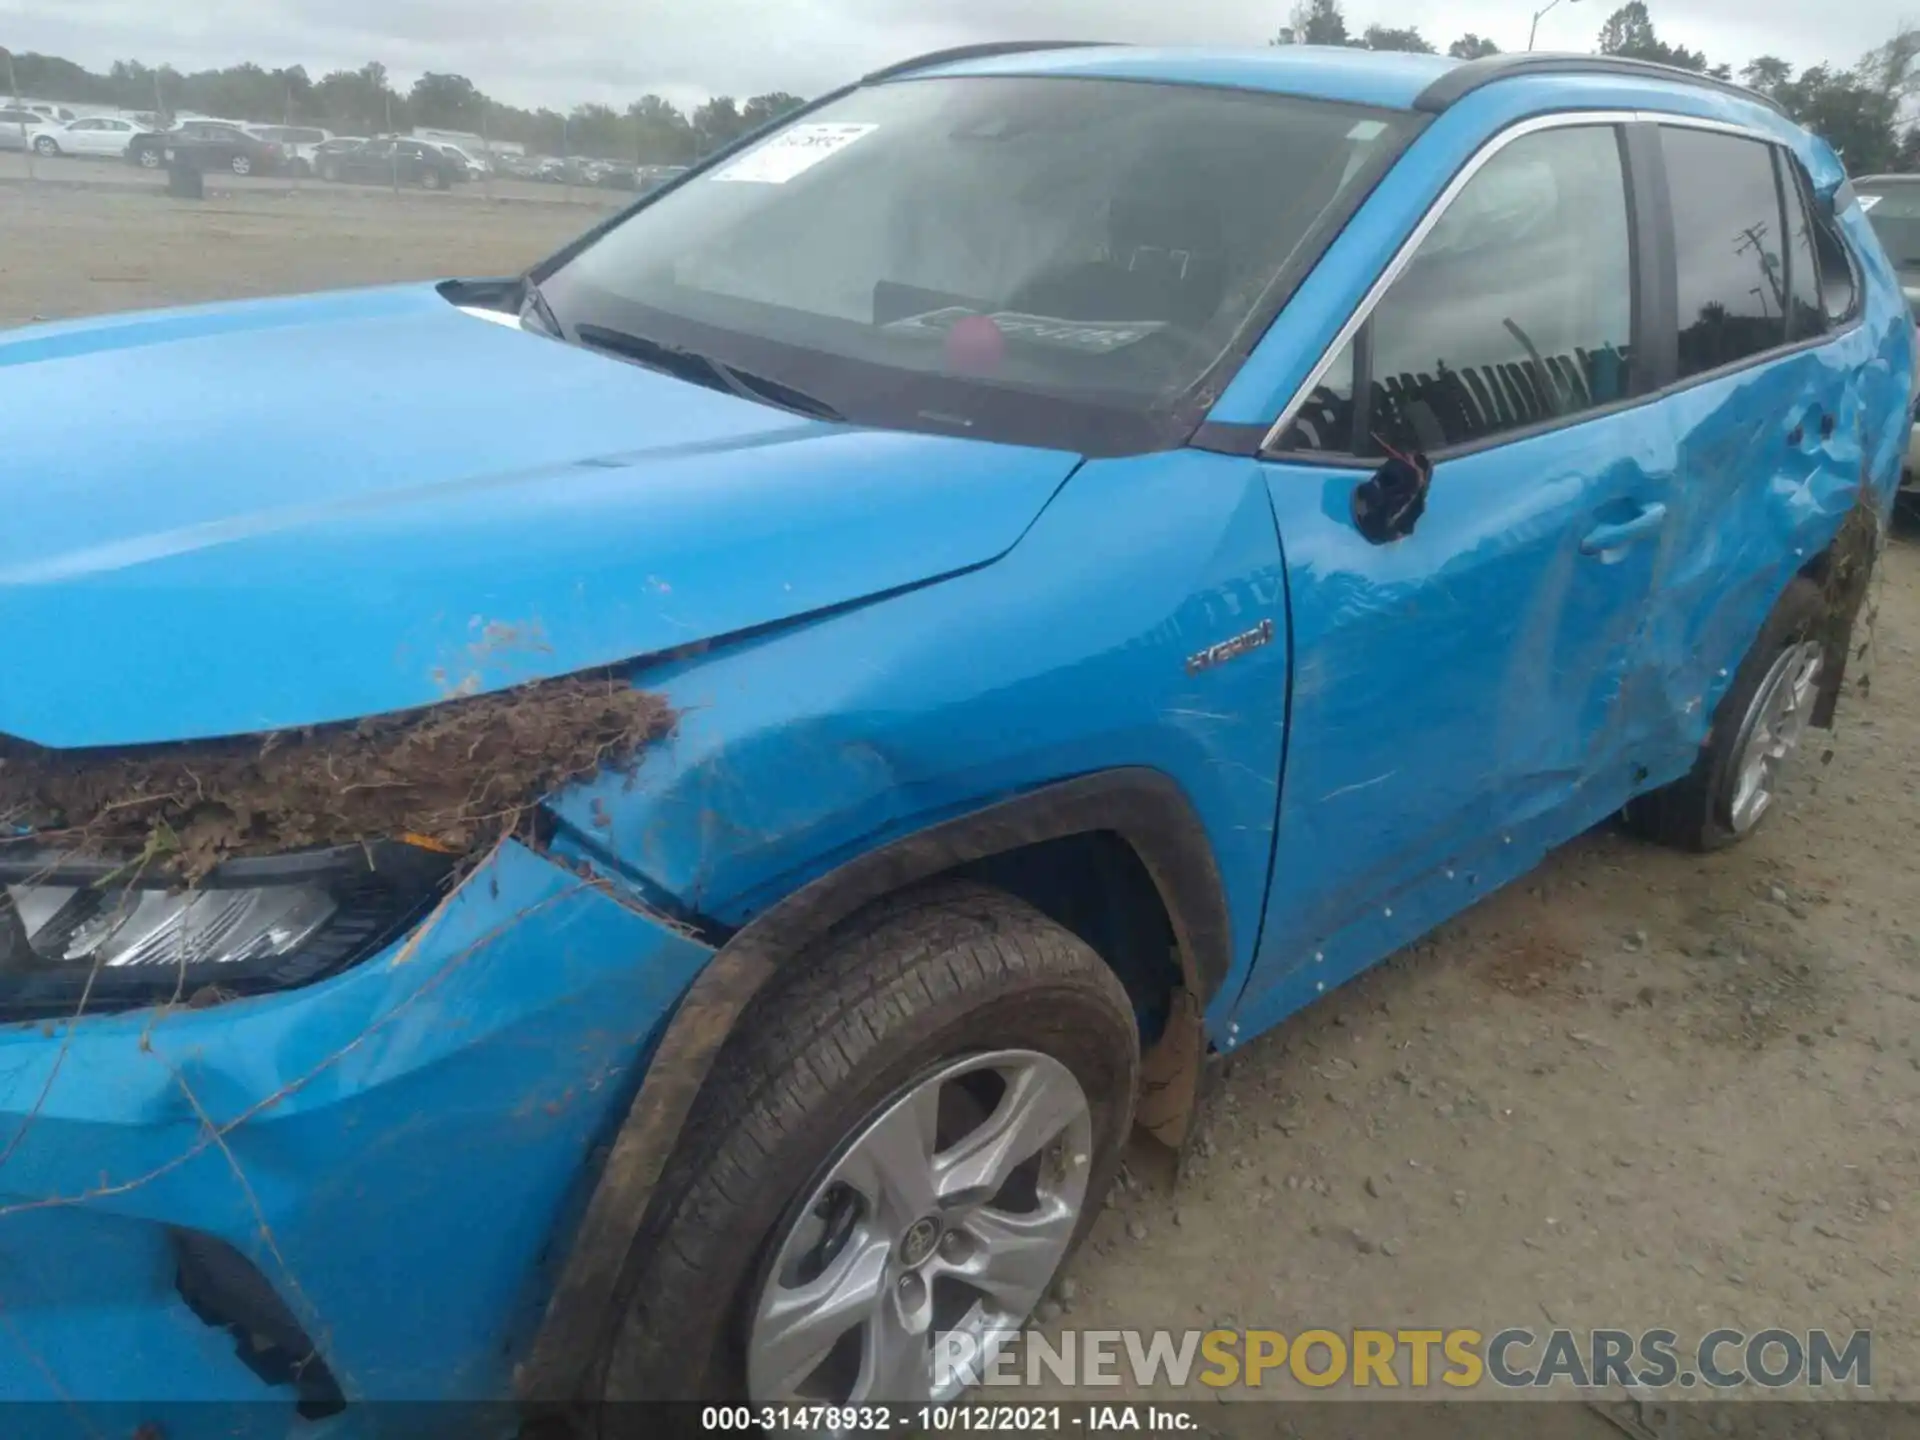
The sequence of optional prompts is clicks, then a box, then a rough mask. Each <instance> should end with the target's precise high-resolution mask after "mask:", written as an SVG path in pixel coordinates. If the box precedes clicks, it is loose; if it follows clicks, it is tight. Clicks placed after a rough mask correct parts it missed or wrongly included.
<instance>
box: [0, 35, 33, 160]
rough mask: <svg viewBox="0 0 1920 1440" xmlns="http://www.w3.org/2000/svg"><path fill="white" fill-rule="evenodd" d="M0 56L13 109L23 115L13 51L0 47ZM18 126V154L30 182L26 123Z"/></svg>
mask: <svg viewBox="0 0 1920 1440" xmlns="http://www.w3.org/2000/svg"><path fill="white" fill-rule="evenodd" d="M0 55H4V56H6V57H7V89H9V90H10V91H12V92H13V108H14V109H16V110H18V111H20V112H21V113H22V114H25V113H26V108H27V107H26V106H24V105H22V104H21V103H20V77H19V76H18V75H16V74H14V73H13V51H11V50H9V49H7V48H6V47H5V46H4V45H0ZM19 125H20V153H21V154H23V155H25V156H26V157H27V179H29V180H31V179H33V146H31V145H29V144H28V143H27V122H26V121H25V120H22V121H20V122H19Z"/></svg>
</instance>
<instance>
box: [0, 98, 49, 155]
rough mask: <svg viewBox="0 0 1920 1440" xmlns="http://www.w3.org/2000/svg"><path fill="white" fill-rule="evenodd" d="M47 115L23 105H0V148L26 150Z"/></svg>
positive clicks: (45, 120) (44, 122)
mask: <svg viewBox="0 0 1920 1440" xmlns="http://www.w3.org/2000/svg"><path fill="white" fill-rule="evenodd" d="M46 123H47V117H46V116H44V115H42V114H40V113H39V112H38V111H34V110H29V109H27V108H26V107H25V106H17V105H7V106H0V150H26V149H29V148H31V147H32V145H33V136H34V132H35V131H37V130H38V129H39V128H40V127H41V126H42V125H45V124H46Z"/></svg>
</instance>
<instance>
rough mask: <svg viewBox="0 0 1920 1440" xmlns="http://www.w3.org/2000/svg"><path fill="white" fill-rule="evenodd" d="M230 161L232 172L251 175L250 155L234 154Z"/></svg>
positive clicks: (251, 161) (251, 160) (251, 162)
mask: <svg viewBox="0 0 1920 1440" xmlns="http://www.w3.org/2000/svg"><path fill="white" fill-rule="evenodd" d="M231 163H232V166H233V173H234V174H236V175H251V174H252V173H253V159H252V157H251V156H247V155H236V156H234V157H233V160H232V162H231Z"/></svg>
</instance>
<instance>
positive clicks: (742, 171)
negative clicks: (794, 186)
mask: <svg viewBox="0 0 1920 1440" xmlns="http://www.w3.org/2000/svg"><path fill="white" fill-rule="evenodd" d="M879 128H880V127H879V126H877V125H846V124H841V125H829V124H815V125H789V126H788V127H787V128H786V129H785V130H782V131H781V132H780V133H779V134H778V135H775V136H773V137H771V138H770V139H767V140H763V141H762V142H761V143H760V144H758V145H756V146H754V147H753V149H751V150H749V151H748V152H747V153H746V154H744V155H742V156H741V157H740V158H739V159H738V160H732V161H729V162H728V163H727V164H725V165H722V166H721V167H720V168H719V169H718V170H716V171H714V172H713V175H712V176H711V177H710V178H712V179H714V180H744V181H747V182H749V183H752V184H756V185H784V184H786V183H787V181H789V180H791V179H793V177H794V176H796V175H799V174H801V173H802V172H804V171H807V170H811V169H812V168H813V167H814V166H816V165H818V164H819V163H820V162H821V161H822V160H828V159H831V158H832V157H833V156H835V155H837V154H839V153H840V152H841V151H842V150H844V149H846V148H847V146H849V145H851V144H853V142H854V141H856V140H858V139H859V138H860V137H861V136H863V135H871V134H872V133H873V132H874V131H875V130H877V129H879Z"/></svg>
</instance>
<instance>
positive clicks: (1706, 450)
mask: <svg viewBox="0 0 1920 1440" xmlns="http://www.w3.org/2000/svg"><path fill="white" fill-rule="evenodd" d="M1870 358H1871V340H1870V338H1869V336H1868V334H1867V332H1866V331H1865V330H1864V329H1859V330H1855V331H1853V332H1851V333H1849V334H1847V335H1844V336H1842V337H1841V338H1839V339H1837V340H1835V341H1833V342H1831V343H1830V344H1828V345H1826V346H1823V347H1819V348H1817V349H1812V350H1803V351H1800V352H1798V353H1795V354H1790V355H1787V356H1783V357H1780V358H1776V359H1774V360H1771V361H1768V362H1765V363H1763V364H1761V365H1759V366H1757V367H1755V368H1754V369H1751V370H1747V371H1743V372H1742V373H1740V374H1738V375H1734V376H1731V377H1728V378H1725V379H1722V380H1716V381H1710V382H1708V383H1706V384H1703V385H1700V386H1696V387H1694V388H1692V389H1689V390H1684V391H1681V392H1680V393H1678V394H1675V395H1672V396H1669V397H1668V398H1667V399H1666V400H1665V401H1663V402H1662V404H1661V405H1660V406H1659V407H1658V409H1657V410H1656V411H1655V412H1654V416H1653V417H1650V418H1657V419H1658V421H1659V423H1661V424H1662V425H1663V426H1664V427H1665V428H1666V429H1668V430H1669V431H1670V432H1671V434H1672V436H1673V443H1674V449H1675V469H1676V474H1675V483H1674V486H1673V492H1672V493H1673V498H1672V502H1671V514H1672V517H1673V527H1674V543H1673V544H1672V545H1671V546H1669V547H1668V548H1667V550H1666V552H1665V553H1664V554H1663V556H1662V564H1661V570H1660V575H1659V582H1658V586H1657V588H1656V603H1655V605H1654V607H1653V610H1652V614H1651V617H1650V620H1649V624H1648V629H1647V636H1646V641H1645V646H1644V651H1643V654H1642V656H1641V659H1640V667H1639V668H1640V669H1641V670H1642V672H1643V673H1644V674H1645V676H1646V678H1647V681H1648V683H1649V684H1650V685H1652V686H1657V687H1658V692H1659V703H1657V704H1651V705H1647V706H1643V707H1639V708H1637V709H1636V710H1635V712H1634V713H1633V716H1632V722H1633V724H1634V725H1635V726H1636V727H1637V728H1638V729H1639V731H1640V733H1638V734H1636V735H1635V737H1634V742H1635V745H1636V747H1637V748H1638V750H1639V751H1640V753H1642V754H1643V755H1644V756H1645V757H1646V764H1647V768H1648V770H1649V772H1650V774H1649V783H1651V784H1660V783H1664V782H1666V781H1669V780H1673V779H1676V778H1678V777H1679V776H1681V775H1684V774H1685V773H1686V772H1687V771H1688V769H1690V768H1691V767H1692V765H1693V761H1694V757H1695V756H1696V755H1697V754H1698V752H1699V747H1700V746H1701V744H1702V743H1704V742H1705V740H1706V739H1707V734H1708V729H1709V726H1710V723H1711V720H1712V716H1713V710H1714V707H1715V706H1716V705H1717V704H1718V703H1719V700H1720V697H1721V696H1722V695H1723V694H1724V693H1725V692H1726V688H1727V686H1728V685H1729V684H1730V683H1731V677H1732V675H1733V673H1734V671H1735V670H1736V669H1738V667H1739V665H1740V662H1741V660H1742V658H1743V657H1744V656H1745V655H1746V652H1747V649H1748V647H1749V646H1751V645H1752V643H1753V639H1754V636H1755V635H1757V634H1758V633H1759V631H1760V627H1761V626H1762V624H1763V623H1764V622H1765V620H1766V617H1767V614H1768V612H1769V611H1771V610H1772V608H1773V606H1774V604H1775V602H1776V601H1777V600H1778V599H1779V598H1780V594H1781V592H1782V591H1783V590H1785V589H1786V587H1787V585H1788V583H1789V582H1790V581H1791V580H1792V579H1793V577H1794V576H1795V574H1797V573H1798V572H1799V571H1800V570H1801V569H1802V568H1804V567H1805V566H1806V565H1807V563H1808V562H1809V561H1810V560H1812V559H1813V558H1814V557H1816V556H1818V555H1819V554H1820V552H1821V551H1822V550H1824V549H1825V548H1826V546H1827V544H1828V542H1829V541H1830V540H1831V539H1832V537H1833V534H1834V532H1835V531H1837V530H1838V529H1839V527H1840V522H1841V520H1842V519H1843V518H1844V517H1845V515H1846V513H1847V511H1848V510H1849V509H1851V508H1852V507H1853V506H1854V505H1855V503H1856V502H1857V501H1858V500H1859V498H1860V496H1861V493H1862V477H1863V475H1864V474H1865V468H1864V465H1863V460H1864V446H1863V430H1864V424H1865V421H1864V412H1863V411H1862V408H1861V390H1862V386H1861V385H1860V384H1858V383H1856V381H1855V379H1854V375H1855V374H1856V373H1857V372H1858V371H1859V369H1860V368H1861V366H1862V365H1864V364H1865V363H1866V362H1867V361H1868V360H1869V359H1870ZM1829 420H1831V422H1832V423H1831V425H1830V426H1829V425H1828V423H1827V422H1828V421H1829ZM1869 493H1870V492H1869Z"/></svg>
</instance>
